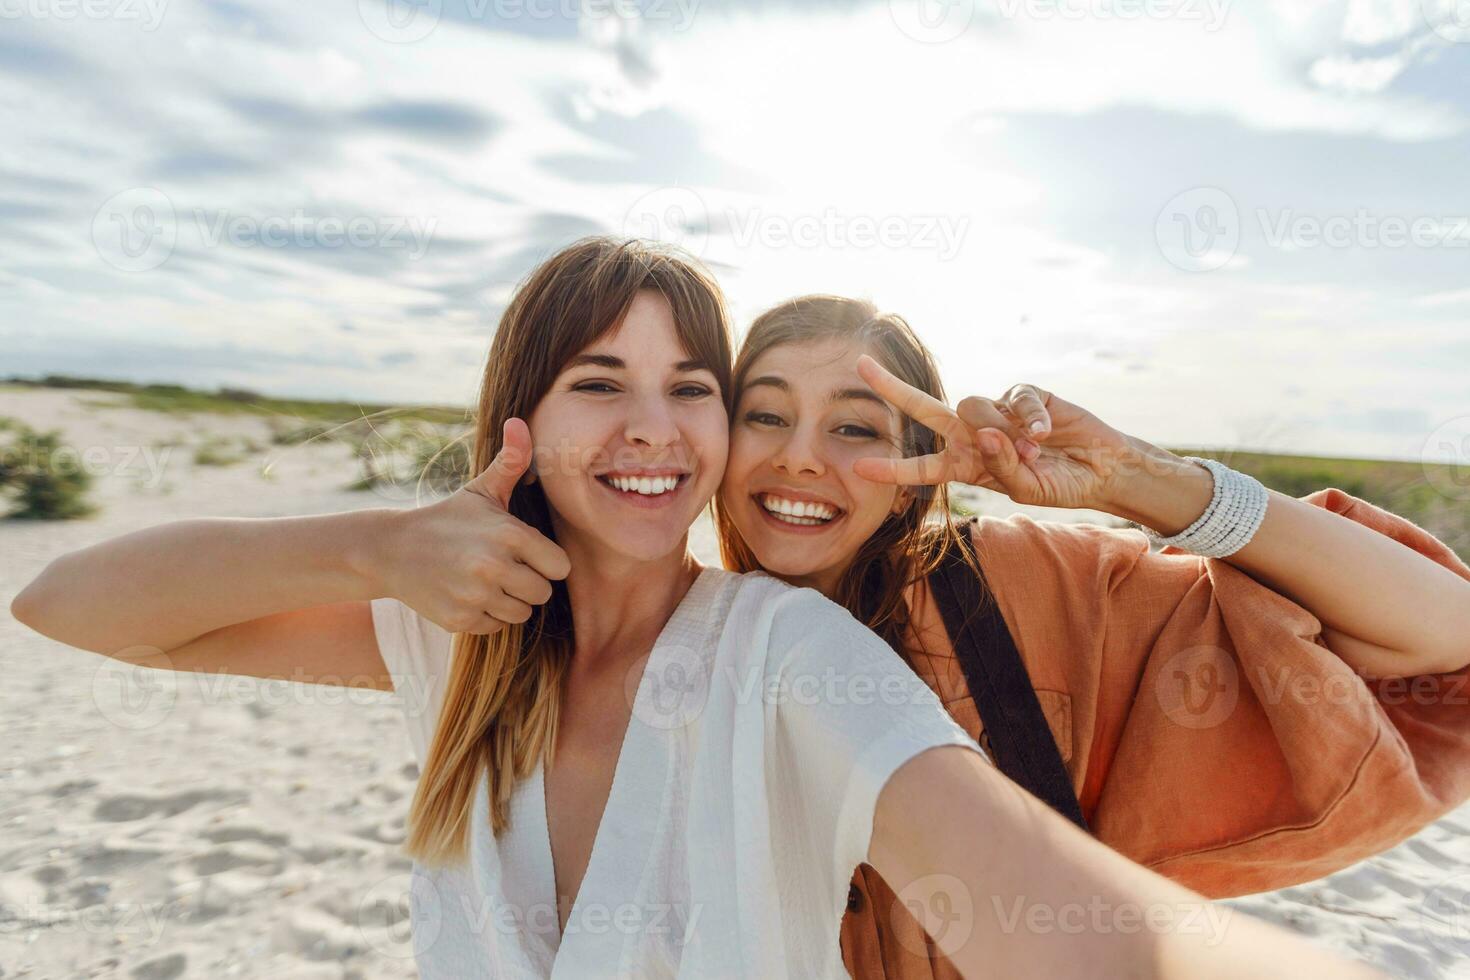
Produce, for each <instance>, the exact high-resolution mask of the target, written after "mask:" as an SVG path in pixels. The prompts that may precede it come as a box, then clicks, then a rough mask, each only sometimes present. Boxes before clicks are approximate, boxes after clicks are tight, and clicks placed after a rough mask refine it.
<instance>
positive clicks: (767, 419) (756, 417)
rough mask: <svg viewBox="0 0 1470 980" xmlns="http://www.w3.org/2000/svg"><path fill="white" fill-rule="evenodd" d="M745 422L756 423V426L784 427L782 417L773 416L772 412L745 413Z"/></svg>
mask: <svg viewBox="0 0 1470 980" xmlns="http://www.w3.org/2000/svg"><path fill="white" fill-rule="evenodd" d="M745 421H747V422H754V423H755V424H756V425H784V424H785V423H784V422H783V421H782V420H781V416H779V415H772V414H771V413H770V412H759V411H754V410H752V411H749V412H746V413H745Z"/></svg>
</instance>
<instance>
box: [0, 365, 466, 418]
mask: <svg viewBox="0 0 1470 980" xmlns="http://www.w3.org/2000/svg"><path fill="white" fill-rule="evenodd" d="M3 384H4V385H6V386H8V387H9V386H13V387H19V388H74V389H81V390H86V391H107V392H114V393H116V394H120V395H125V396H127V398H128V401H127V402H119V404H127V405H130V406H131V407H134V408H146V409H150V410H152V411H156V412H169V413H171V414H188V413H193V412H213V413H216V414H223V415H260V416H266V417H276V418H280V419H286V420H297V421H299V422H302V423H306V422H326V423H332V422H346V421H349V420H352V419H360V418H363V417H367V416H378V417H392V418H413V419H419V420H422V421H425V422H433V423H440V424H453V423H459V424H465V423H466V421H467V419H468V413H467V409H465V408H455V407H452V406H440V405H402V406H399V405H380V404H372V403H367V402H334V401H310V400H307V399H298V398H272V397H270V396H267V395H262V394H259V393H257V392H254V391H250V390H248V389H244V388H225V387H222V388H218V389H216V390H214V391H200V390H196V389H194V388H186V387H184V386H183V385H174V384H135V383H133V382H131V381H107V380H104V379H99V378H77V377H71V376H68V375H59V374H51V375H47V376H45V377H43V378H39V379H27V378H19V377H11V378H7V379H5V380H4V382H3ZM92 404H94V405H96V406H97V407H102V408H106V407H112V405H111V404H110V403H108V402H106V401H93V402H92Z"/></svg>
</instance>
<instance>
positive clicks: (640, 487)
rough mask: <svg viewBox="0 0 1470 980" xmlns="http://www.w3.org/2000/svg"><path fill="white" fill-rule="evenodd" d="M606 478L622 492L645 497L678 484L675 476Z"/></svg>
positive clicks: (655, 494) (663, 491)
mask: <svg viewBox="0 0 1470 980" xmlns="http://www.w3.org/2000/svg"><path fill="white" fill-rule="evenodd" d="M606 479H607V482H608V483H611V484H612V485H613V486H614V487H616V488H617V489H619V490H621V491H623V492H624V493H640V494H643V495H644V496H645V497H651V496H657V495H658V494H661V493H667V492H668V491H670V490H672V489H674V487H676V486H678V485H679V478H678V477H677V476H609V477H607V478H606Z"/></svg>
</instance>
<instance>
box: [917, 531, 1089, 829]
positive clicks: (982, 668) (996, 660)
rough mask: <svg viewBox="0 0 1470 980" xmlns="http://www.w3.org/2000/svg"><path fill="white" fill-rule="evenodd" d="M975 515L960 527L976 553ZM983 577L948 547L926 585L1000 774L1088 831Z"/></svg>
mask: <svg viewBox="0 0 1470 980" xmlns="http://www.w3.org/2000/svg"><path fill="white" fill-rule="evenodd" d="M977 519H978V518H971V519H970V520H969V521H968V522H966V523H965V524H963V525H960V527H959V529H958V530H959V533H960V539H961V540H962V541H963V547H964V549H965V551H967V552H969V554H970V555H972V556H974V554H975V548H974V542H973V541H971V539H970V532H971V529H972V525H973V524H974V522H975V521H976V520H977ZM976 564H977V565H978V564H979V561H978V559H977V560H976ZM984 580H985V579H984V573H983V571H982V573H981V576H980V578H979V579H977V578H976V576H975V571H974V569H972V568H971V567H970V566H969V564H968V563H967V562H966V561H965V559H964V558H963V557H962V556H961V553H960V552H958V551H956V550H954V549H951V550H950V551H949V552H948V553H947V554H945V556H944V560H943V562H942V563H941V564H940V566H939V567H938V568H936V569H935V570H934V572H933V573H932V574H931V575H930V576H929V586H930V590H931V591H932V592H933V594H934V598H935V601H936V602H937V603H938V605H939V612H940V614H941V615H942V616H943V617H944V627H945V629H946V630H947V631H948V632H949V637H950V642H951V643H952V644H953V645H954V652H955V658H956V659H958V660H959V662H960V669H961V670H962V671H963V672H964V675H965V682H966V683H967V684H968V685H969V688H970V694H971V696H972V697H974V699H975V708H976V710H977V711H978V712H979V713H980V721H981V724H983V725H984V726H985V733H986V735H988V736H989V741H990V751H991V754H992V755H993V756H994V757H995V763H996V765H997V766H998V767H999V768H1000V771H1001V772H1003V773H1005V774H1006V775H1007V776H1009V777H1010V778H1011V779H1013V780H1014V781H1015V782H1017V783H1019V784H1020V785H1021V786H1022V787H1024V788H1025V789H1026V790H1027V791H1028V792H1030V793H1031V794H1032V795H1034V796H1036V797H1038V798H1040V799H1041V801H1042V802H1044V803H1046V804H1047V805H1049V806H1050V807H1051V808H1052V809H1054V810H1056V811H1057V812H1058V813H1060V814H1061V815H1062V816H1064V817H1066V818H1067V819H1069V820H1071V821H1072V822H1073V823H1075V824H1077V826H1079V827H1081V828H1082V829H1083V830H1087V829H1088V827H1087V821H1086V819H1084V818H1083V816H1082V807H1081V805H1079V804H1078V802H1077V794H1076V793H1075V792H1074V791H1073V789H1072V779H1071V777H1070V776H1068V775H1067V768H1066V766H1065V765H1064V764H1063V763H1062V754H1061V752H1060V751H1058V749H1057V744H1056V740H1055V739H1054V737H1053V736H1052V733H1051V728H1050V726H1048V725H1047V723H1046V715H1045V714H1044V713H1043V712H1042V710H1041V702H1040V701H1038V700H1037V698H1036V690H1035V688H1033V687H1032V686H1031V677H1030V675H1029V674H1027V673H1026V664H1025V663H1024V662H1023V661H1022V660H1021V652H1020V651H1019V650H1017V649H1016V642H1015V640H1014V639H1013V638H1012V637H1011V631H1010V630H1009V629H1008V628H1007V627H1006V623H1005V619H1004V618H1002V616H1001V614H1000V610H999V608H997V604H996V603H995V601H994V600H993V599H992V600H991V601H990V602H988V603H985V604H984V607H983V608H982V607H981V602H980V595H981V592H980V588H981V585H982V583H983V582H984Z"/></svg>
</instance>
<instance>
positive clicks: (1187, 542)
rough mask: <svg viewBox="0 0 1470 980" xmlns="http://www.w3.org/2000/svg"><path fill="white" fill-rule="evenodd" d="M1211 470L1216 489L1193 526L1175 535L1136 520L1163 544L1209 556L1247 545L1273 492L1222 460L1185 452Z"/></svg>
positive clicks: (1235, 550)
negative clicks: (1158, 530) (1267, 490)
mask: <svg viewBox="0 0 1470 980" xmlns="http://www.w3.org/2000/svg"><path fill="white" fill-rule="evenodd" d="M1184 458H1185V459H1187V460H1189V461H1190V462H1193V463H1199V464H1200V465H1202V466H1204V467H1205V468H1206V469H1208V470H1209V471H1210V473H1211V474H1212V475H1213V476H1214V479H1215V490H1214V493H1213V494H1212V495H1211V497H1210V505H1209V506H1208V507H1206V508H1205V512H1204V513H1203V514H1201V515H1200V516H1199V519H1198V520H1196V521H1195V522H1194V523H1193V524H1191V525H1189V527H1187V528H1185V529H1184V530H1182V531H1180V532H1179V533H1178V534H1175V535H1173V536H1172V537H1167V538H1166V537H1164V536H1163V535H1161V534H1159V533H1158V532H1157V531H1155V530H1154V529H1153V528H1150V527H1145V526H1144V525H1142V524H1137V523H1136V522H1134V526H1136V527H1137V528H1138V529H1139V530H1141V531H1143V533H1144V534H1146V535H1148V537H1149V538H1150V539H1151V540H1152V541H1154V542H1156V543H1158V544H1159V545H1160V546H1162V547H1169V546H1173V547H1175V548H1179V549H1181V550H1184V551H1188V552H1191V553H1192V554H1196V555H1201V556H1203V557H1205V558H1224V557H1226V556H1227V555H1233V554H1235V553H1236V552H1237V551H1239V550H1240V549H1241V548H1244V547H1245V546H1246V544H1247V543H1248V542H1249V541H1250V539H1251V538H1252V537H1254V536H1255V533H1256V531H1257V530H1258V529H1259V528H1260V526H1261V521H1263V520H1265V517H1266V504H1267V502H1268V501H1269V500H1270V495H1269V494H1268V493H1267V492H1266V488H1265V487H1264V486H1263V485H1262V484H1261V481H1260V480H1257V479H1256V478H1255V477H1253V476H1250V475H1249V474H1246V473H1242V472H1240V471H1239V470H1233V469H1231V468H1230V467H1228V466H1226V465H1225V464H1224V463H1221V462H1220V461H1219V460H1214V459H1204V458H1202V457H1199V456H1185V457H1184Z"/></svg>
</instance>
